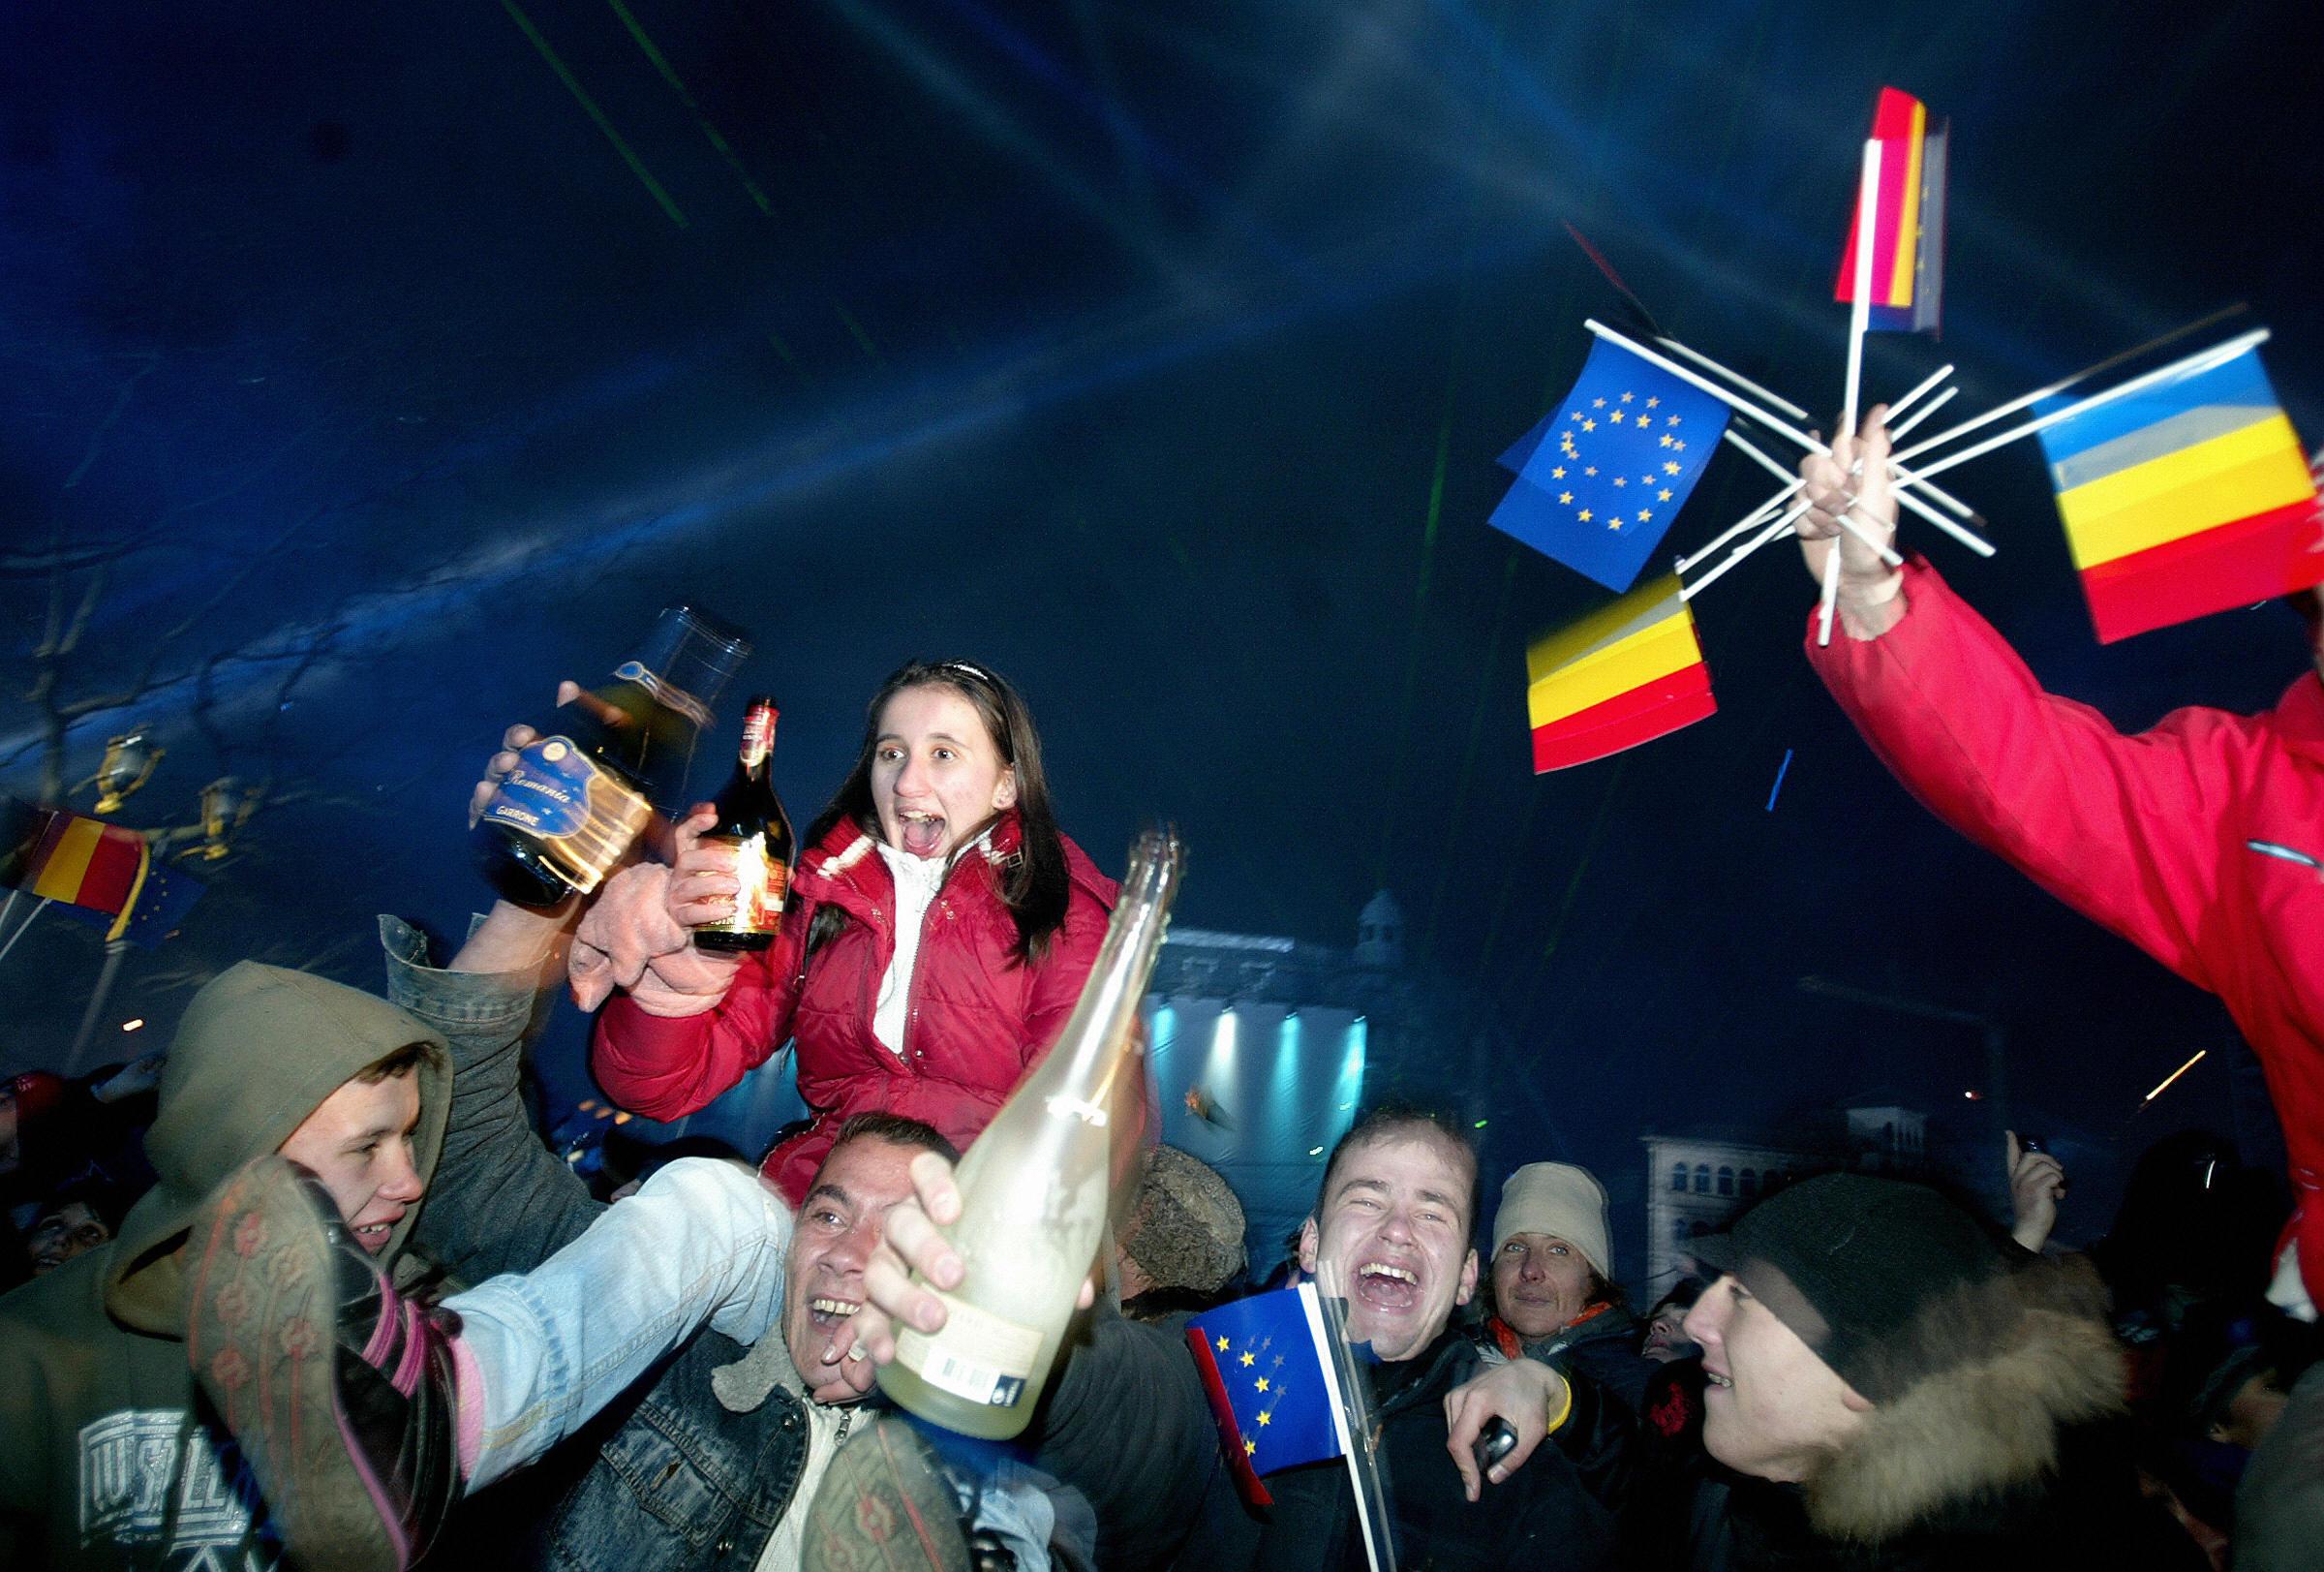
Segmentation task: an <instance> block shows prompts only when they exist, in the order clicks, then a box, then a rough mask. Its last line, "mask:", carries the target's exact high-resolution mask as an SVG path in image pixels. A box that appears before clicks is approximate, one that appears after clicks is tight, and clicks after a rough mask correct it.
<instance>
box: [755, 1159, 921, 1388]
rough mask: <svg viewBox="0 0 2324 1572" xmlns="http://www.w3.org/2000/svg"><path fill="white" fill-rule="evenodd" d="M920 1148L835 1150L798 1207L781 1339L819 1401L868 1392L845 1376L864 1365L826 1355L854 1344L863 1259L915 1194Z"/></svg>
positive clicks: (787, 1269)
mask: <svg viewBox="0 0 2324 1572" xmlns="http://www.w3.org/2000/svg"><path fill="white" fill-rule="evenodd" d="M918 1153H919V1149H918V1148H916V1147H909V1146H904V1145H902V1144H901V1143H899V1142H896V1141H890V1140H887V1139H885V1138H884V1137H881V1136H877V1135H859V1136H857V1137H856V1138H855V1139H854V1140H852V1141H846V1142H843V1143H841V1145H840V1146H838V1147H836V1148H834V1149H833V1151H832V1154H831V1156H829V1157H826V1158H825V1159H824V1161H823V1166H822V1168H821V1169H820V1170H819V1171H818V1172H817V1173H816V1174H815V1182H814V1186H813V1187H812V1188H810V1190H809V1191H808V1192H807V1199H806V1200H805V1201H804V1202H802V1203H801V1204H800V1207H799V1218H798V1221H797V1223H796V1224H795V1225H794V1227H793V1228H792V1231H791V1248H790V1253H789V1254H788V1255H787V1256H786V1257H785V1258H784V1263H783V1265H784V1272H783V1290H782V1292H783V1306H782V1336H783V1341H784V1343H785V1345H786V1346H788V1348H789V1349H790V1354H791V1364H792V1366H793V1367H794V1368H795V1369H796V1370H797V1371H798V1372H799V1373H800V1374H801V1375H802V1376H803V1377H805V1378H806V1380H807V1383H808V1386H809V1388H810V1391H809V1396H810V1397H812V1398H813V1399H814V1400H815V1401H816V1402H855V1401H856V1400H857V1399H859V1398H861V1397H862V1396H863V1395H864V1394H863V1391H862V1389H861V1388H860V1387H859V1386H857V1385H855V1384H851V1383H849V1382H847V1381H845V1380H843V1379H841V1371H842V1370H843V1369H846V1368H860V1367H851V1366H850V1365H849V1364H848V1363H846V1362H843V1363H842V1364H839V1365H826V1364H825V1363H823V1355H824V1352H825V1350H826V1349H828V1348H830V1347H831V1346H832V1344H833V1343H835V1342H837V1343H838V1344H839V1346H840V1347H841V1350H842V1351H843V1350H844V1349H845V1348H846V1347H847V1346H848V1343H849V1341H850V1340H851V1337H852V1334H851V1333H849V1331H848V1330H847V1322H848V1320H849V1319H850V1318H851V1317H852V1316H853V1315H854V1314H855V1312H856V1311H857V1310H860V1309H862V1308H863V1303H864V1262H865V1261H866V1260H867V1259H868V1258H869V1257H870V1256H871V1251H872V1250H873V1249H874V1248H876V1247H877V1246H878V1244H879V1242H880V1240H881V1239H882V1238H883V1237H884V1236H885V1234H886V1231H887V1222H888V1212H889V1209H890V1208H892V1207H894V1206H895V1205H896V1203H897V1202H899V1201H902V1200H903V1199H905V1198H906V1197H908V1196H909V1195H910V1194H911V1193H912V1177H911V1172H910V1170H911V1161H912V1158H913V1157H914V1156H917V1155H918Z"/></svg>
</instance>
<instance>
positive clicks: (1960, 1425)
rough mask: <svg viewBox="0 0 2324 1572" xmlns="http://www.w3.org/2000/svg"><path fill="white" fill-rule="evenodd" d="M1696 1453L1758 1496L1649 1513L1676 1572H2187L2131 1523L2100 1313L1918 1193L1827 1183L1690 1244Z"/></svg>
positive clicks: (1710, 1484)
mask: <svg viewBox="0 0 2324 1572" xmlns="http://www.w3.org/2000/svg"><path fill="white" fill-rule="evenodd" d="M1690 1248H1691V1251H1692V1253H1694V1254H1695V1256H1696V1257H1697V1260H1699V1261H1700V1262H1702V1264H1703V1265H1704V1266H1705V1267H1706V1268H1709V1269H1711V1270H1713V1271H1716V1272H1717V1273H1719V1274H1720V1275H1719V1277H1718V1279H1717V1280H1716V1281H1714V1282H1713V1283H1712V1284H1711V1286H1710V1287H1709V1288H1707V1289H1705V1290H1704V1291H1703V1294H1702V1297H1701V1298H1700V1299H1699V1300H1697V1302H1696V1305H1695V1308H1694V1309H1693V1310H1690V1311H1689V1312H1688V1314H1687V1320H1686V1331H1687V1334H1688V1336H1690V1337H1692V1338H1693V1339H1694V1340H1695V1341H1697V1342H1699V1343H1700V1344H1701V1345H1702V1349H1703V1358H1702V1364H1703V1371H1704V1372H1705V1375H1706V1376H1707V1379H1708V1388H1707V1390H1706V1392H1705V1394H1704V1419H1703V1429H1702V1443H1703V1446H1704V1448H1705V1449H1706V1450H1707V1451H1708V1453H1709V1455H1710V1456H1711V1457H1712V1458H1714V1459H1716V1460H1718V1462H1720V1463H1722V1464H1726V1465H1727V1467H1728V1468H1729V1469H1732V1470H1734V1472H1735V1474H1736V1475H1747V1476H1750V1477H1748V1478H1744V1479H1741V1480H1737V1479H1736V1478H1735V1477H1734V1476H1733V1475H1725V1476H1705V1477H1704V1478H1703V1479H1702V1480H1701V1481H1700V1482H1699V1483H1698V1484H1697V1486H1696V1487H1695V1494H1694V1496H1693V1499H1692V1501H1691V1502H1685V1503H1674V1502H1668V1501H1658V1500H1657V1499H1656V1498H1655V1495H1654V1493H1652V1492H1651V1491H1650V1492H1648V1493H1647V1494H1646V1495H1642V1496H1641V1497H1640V1501H1641V1502H1643V1503H1645V1504H1646V1508H1647V1509H1646V1511H1645V1513H1644V1514H1643V1515H1641V1516H1640V1517H1638V1518H1636V1519H1634V1526H1639V1527H1643V1526H1650V1524H1651V1522H1654V1521H1659V1522H1661V1523H1663V1524H1664V1525H1666V1526H1674V1527H1676V1528H1678V1530H1679V1531H1682V1532H1684V1533H1685V1534H1686V1535H1688V1537H1689V1538H1690V1539H1691V1541H1692V1543H1691V1545H1690V1546H1689V1547H1687V1548H1686V1549H1685V1550H1684V1551H1683V1553H1681V1554H1679V1555H1677V1556H1675V1557H1672V1558H1671V1559H1672V1561H1673V1564H1686V1565H1717V1566H1720V1567H1723V1568H1732V1569H1736V1572H1752V1569H1757V1568H1773V1567H1778V1566H1781V1567H1784V1568H1787V1569H1789V1568H1801V1567H1811V1568H1823V1567H1841V1566H1847V1567H1858V1566H1862V1567H1874V1566H1878V1567H1912V1568H1946V1569H1952V1568H1964V1569H1969V1568H1973V1569H1976V1572H2018V1569H2047V1568H2057V1567H2064V1566H2137V1567H2141V1568H2156V1569H2177V1568H2187V1569H2190V1572H2191V1569H2193V1568H2198V1567H2201V1566H2203V1565H2204V1564H2205V1562H2204V1560H2203V1557H2201V1555H2200V1554H2199V1553H2198V1552H2196V1550H2195V1547H2194V1545H2193V1542H2192V1541H2191V1540H2188V1539H2187V1538H2186V1536H2185V1535H2183V1534H2181V1533H2179V1532H2178V1530H2177V1529H2176V1528H2175V1527H2174V1526H2172V1525H2171V1523H2170V1521H2169V1519H2168V1518H2167V1517H2164V1516H2163V1515H2162V1514H2161V1512H2160V1511H2159V1509H2157V1508H2156V1507H2155V1506H2154V1505H2153V1504H2152V1503H2150V1502H2147V1501H2145V1500H2143V1499H2142V1497H2141V1495H2140V1493H2139V1490H2138V1485H2137V1478H2136V1472H2135V1470H2134V1468H2133V1467H2132V1465H2131V1463H2130V1459H2129V1455H2128V1453H2127V1451H2126V1449H2125V1444H2124V1442H2125V1436H2124V1434H2123V1432H2122V1429H2121V1421H2122V1419H2123V1416H2124V1414H2125V1405H2124V1379H2125V1371H2124V1365H2123V1356H2122V1352H2121V1350H2120V1349H2119V1348H2118V1347H2117V1346H2116V1344H2115V1342H2114V1339H2113V1336H2112V1334H2111V1333H2110V1331H2109V1330H2108V1327H2107V1324H2106V1318H2105V1314H2104V1306H2105V1292H2104V1289H2103V1287H2102V1285H2101V1284H2100V1283H2099V1282H2098V1279H2097V1276H2096V1274H2095V1272H2093V1271H2091V1270H2090V1269H2089V1267H2088V1265H2087V1263H2085V1262H2081V1261H2079V1260H2072V1259H2068V1260H2062V1261H2050V1260H2045V1259H2043V1258H2041V1257H2037V1256H2027V1255H2026V1254H2025V1253H2024V1252H2023V1251H2022V1250H2019V1249H2018V1248H2016V1247H2014V1246H2012V1245H2008V1244H2006V1243H2005V1242H2004V1241H2003V1240H2002V1238H2001V1237H2000V1235H1999V1233H1998V1231H1997V1230H1996V1229H1994V1228H1993V1227H1992V1226H1991V1225H1989V1224H1988V1223H1986V1222H1985V1221H1984V1220H1983V1219H1982V1218H1978V1217H1975V1216H1972V1214H1971V1213H1969V1212H1968V1211H1966V1210H1965V1209H1963V1208H1962V1207H1960V1206H1959V1205H1957V1204H1955V1203H1954V1202H1953V1201H1952V1200H1951V1199H1950V1198H1948V1197H1946V1196H1945V1195H1943V1194H1942V1193H1941V1192H1939V1191H1937V1190H1935V1189H1932V1188H1930V1187H1926V1186H1922V1185H1913V1184H1907V1183H1904V1182H1902V1181H1898V1180H1893V1179H1881V1178H1875V1177H1872V1176H1868V1175H1863V1174H1826V1175H1823V1176H1821V1177H1819V1178H1816V1179H1810V1180H1806V1181H1803V1182H1801V1183H1800V1184H1797V1185H1794V1186H1791V1187H1789V1188H1787V1189H1784V1190H1781V1191H1779V1192H1778V1193H1777V1194H1775V1195H1774V1196H1773V1197H1771V1198H1769V1199H1767V1200H1764V1201H1762V1202H1760V1203H1759V1204H1758V1206H1757V1207H1755V1208H1754V1209H1753V1210H1751V1211H1749V1212H1747V1213H1745V1214H1744V1215H1743V1216H1742V1217H1741V1218H1739V1219H1738V1220H1737V1221H1736V1223H1735V1225H1734V1227H1733V1228H1732V1230H1731V1231H1729V1232H1728V1233H1726V1234H1723V1235H1712V1236H1709V1237H1706V1238H1702V1239H1697V1240H1696V1241H1695V1242H1694V1243H1693V1245H1692V1246H1691V1247H1690Z"/></svg>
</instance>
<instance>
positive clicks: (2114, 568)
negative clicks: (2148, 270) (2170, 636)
mask: <svg viewBox="0 0 2324 1572" xmlns="http://www.w3.org/2000/svg"><path fill="white" fill-rule="evenodd" d="M2038 407H2039V406H2037V408H2038ZM2045 413H2046V412H2045ZM2040 437H2041V446H2042V450H2043V452H2044V453H2045V454H2046V455H2047V456H2048V458H2049V461H2050V478H2051V482H2052V484H2053V485H2054V486H2055V487H2056V488H2057V492H2058V511H2059V513H2060V515H2061V516H2062V517H2063V518H2064V521H2065V538H2066V544H2067V546H2068V548H2069V549H2070V550H2071V552H2072V554H2073V559H2074V566H2075V567H2076V568H2077V569H2079V570H2081V574H2082V592H2083V595H2084V596H2085V597H2086V598H2087V599H2088V601H2090V615H2091V621H2092V622H2093V623H2094V624H2095V626H2096V628H2097V634H2098V641H2099V642H2100V643H2102V644H2111V643H2114V642H2115V641H2116V640H2118V639H2124V638H2128V637H2129V636H2130V635H2131V634H2133V633H2143V632H2148V631H2149V630H2151V629H2156V628H2166V627H2169V626H2170V625H2171V624H2173V623H2180V622H2186V621H2187V620H2189V619H2191V618H2194V617H2201V616H2207V615H2209V614H2210V613H2212V612H2214V611H2225V610H2227V609H2229V608H2231V607H2234V606H2241V605H2249V604H2250V603H2251V602H2253V601H2265V600H2270V599H2273V598H2275V597H2277V596H2283V595H2290V594H2292V593H2294V592H2295V591H2298V590H2304V589H2307V588H2308V587H2309V586H2310V585H2312V584H2316V583H2319V582H2324V517H2320V516H2319V513H2318V505H2317V496H2316V483H2315V479H2314V477H2313V476H2311V475H2310V473H2309V466H2308V460H2307V458H2306V456H2305V455H2304V454H2303V453H2302V451H2301V447H2300V438H2299V435H2298V433H2296V432H2294V431H2293V429H2292V423H2291V421H2290V419H2289V418H2287V417H2286V416H2285V415H2284V413H2283V409H2282V407H2281V406H2280V405H2279V404H2278V402H2277V399H2276V390H2275V388H2274V387H2273V386H2271V385H2269V382H2268V375H2267V372H2266V370H2265V369H2264V368H2263V367H2262V366H2261V365H2260V363H2259V354H2258V352H2257V351H2256V350H2254V349H2245V350H2244V351H2242V352H2241V353H2240V354H2233V355H2230V356H2228V357H2227V358H2225V359H2223V360H2220V359H2210V360H2206V359H2196V360H2194V361H2192V362H2191V363H2190V365H2189V366H2188V368H2187V369H2186V370H2185V371H2183V372H2181V373H2179V374H2178V375H2175V376H2168V377H2165V378H2163V379H2162V380H2160V381H2159V382H2156V383H2154V384H2152V385H2148V386H2145V387H2142V388H2140V389H2139V390H2138V391H2137V392H2134V393H2130V394H2128V395H2126V396H2124V397H2121V398H2114V399H2104V400H2103V401H2102V402H2098V403H2096V404H2095V407H2093V408H2091V409H2089V410H2087V411H2084V412H2083V413H2081V414H2078V415H2072V416H2067V417H2065V418H2064V419H2061V420H2058V421H2056V423H2054V424H2052V425H2048V426H2045V427H2042V428H2041V431H2040Z"/></svg>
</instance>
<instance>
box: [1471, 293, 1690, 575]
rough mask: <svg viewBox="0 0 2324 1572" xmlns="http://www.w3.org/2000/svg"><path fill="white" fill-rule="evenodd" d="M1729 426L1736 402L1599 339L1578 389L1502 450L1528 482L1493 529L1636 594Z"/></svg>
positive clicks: (1513, 491) (1499, 511)
mask: <svg viewBox="0 0 2324 1572" xmlns="http://www.w3.org/2000/svg"><path fill="white" fill-rule="evenodd" d="M1726 429H1727V406H1726V405H1724V404H1722V403H1720V402H1719V400H1717V399H1715V398H1713V397H1711V396H1710V395H1709V394H1708V393H1705V392H1702V391H1701V390H1699V389H1698V388H1697V387H1695V386H1693V385H1690V384H1688V383H1685V382H1682V381H1680V380H1679V379H1678V378H1676V377H1673V376H1671V375H1670V374H1669V373H1668V372H1667V371H1665V370H1663V369H1662V367H1660V366H1657V365H1653V364H1651V363H1649V362H1648V361H1645V360H1641V359H1640V358H1638V356H1636V355H1635V354H1631V353H1630V351H1628V350H1626V349H1624V348H1622V347H1621V346H1620V345H1618V344H1612V343H1608V342H1607V341H1605V339H1600V340H1599V341H1598V343H1597V345H1596V347H1594V348H1593V349H1592V350H1591V351H1590V358H1589V360H1588V361H1587V362H1586V363H1585V364H1584V365H1583V366H1582V368H1581V378H1580V380H1579V381H1577V382H1576V383H1575V385H1574V390H1573V391H1572V392H1571V393H1569V394H1567V395H1566V397H1565V399H1564V400H1563V401H1562V402H1561V403H1560V404H1559V405H1558V407H1557V408H1556V409H1555V410H1552V411H1551V412H1550V413H1549V416H1548V417H1547V418H1546V419H1544V420H1543V421H1542V423H1541V424H1539V425H1537V426H1535V427H1534V428H1533V429H1532V430H1531V431H1528V432H1527V433H1526V434H1525V435H1524V436H1522V437H1520V438H1519V439H1517V442H1516V444H1515V446H1514V447H1511V448H1510V450H1509V451H1508V452H1506V453H1504V454H1502V455H1501V463H1502V464H1503V466H1504V467H1506V468H1508V469H1512V470H1514V471H1516V472H1517V481H1516V484H1514V485H1513V486H1511V487H1510V488H1509V495H1508V496H1506V497H1503V498H1502V499H1501V506H1500V507H1498V508H1496V509H1493V516H1492V524H1493V527H1494V528H1495V529H1498V530H1502V531H1504V532H1506V533H1508V534H1510V535H1513V536H1514V537H1516V539H1519V540H1522V541H1524V542H1525V543H1526V544H1527V545H1529V546H1531V547H1533V549H1534V550H1536V551H1539V552H1541V553H1542V554H1543V555H1544V556H1546V557H1552V558H1554V559H1556V560H1557V561H1559V562H1562V563H1564V564H1565V565H1566V566H1567V567H1569V568H1572V569H1574V570H1576V571H1578V572H1582V573H1586V574H1588V575H1589V576H1590V577H1591V578H1594V579H1596V580H1597V581H1598V582H1599V583H1601V584H1603V585H1605V587H1606V588H1607V589H1609V590H1616V591H1620V590H1627V589H1629V588H1630V586H1631V585H1632V584H1633V583H1634V582H1635V581H1636V579H1637V576H1638V570H1640V569H1641V568H1643V567H1645V566H1646V559H1647V557H1649V556H1650V555H1652V554H1653V551H1654V548H1655V545H1656V543H1657V542H1658V541H1660V540H1661V539H1662V538H1663V536H1664V535H1665V533H1666V532H1667V531H1668V530H1669V528H1670V525H1671V522H1672V520H1674V519H1676V518H1677V517H1678V510H1679V509H1681V508H1683V507H1684V506H1686V501H1687V494H1688V493H1689V492H1691V491H1693V490H1694V489H1695V482H1696V481H1697V480H1699V479H1701V478H1702V472H1703V470H1704V469H1705V468H1706V467H1707V466H1708V465H1709V464H1710V461H1711V452H1712V449H1714V448H1716V447H1718V446H1719V434H1720V433H1721V432H1723V431H1725V430H1726Z"/></svg>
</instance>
